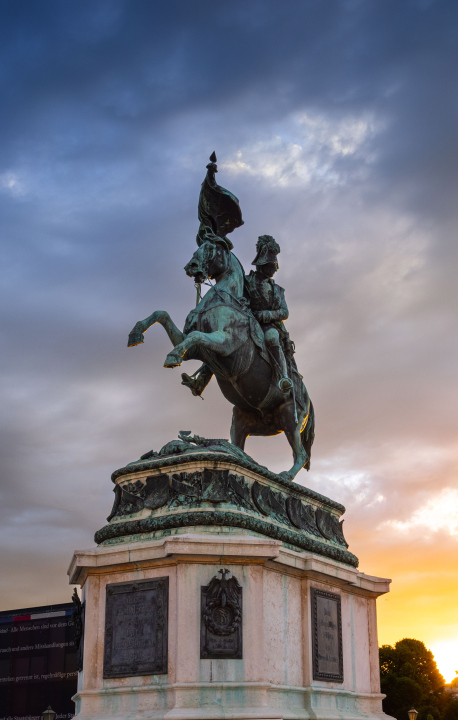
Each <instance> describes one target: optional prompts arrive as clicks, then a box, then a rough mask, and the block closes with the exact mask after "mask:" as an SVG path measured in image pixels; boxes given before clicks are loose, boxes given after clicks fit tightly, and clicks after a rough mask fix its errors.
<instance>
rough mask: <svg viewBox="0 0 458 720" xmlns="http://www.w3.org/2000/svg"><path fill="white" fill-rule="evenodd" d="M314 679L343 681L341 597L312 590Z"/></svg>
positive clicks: (315, 589)
mask: <svg viewBox="0 0 458 720" xmlns="http://www.w3.org/2000/svg"><path fill="white" fill-rule="evenodd" d="M311 594H312V655H313V679H314V680H327V681H328V682H343V661H342V620H341V610H340V595H335V594H334V593H330V592H325V591H324V590H318V588H311Z"/></svg>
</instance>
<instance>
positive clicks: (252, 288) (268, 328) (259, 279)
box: [181, 235, 293, 397]
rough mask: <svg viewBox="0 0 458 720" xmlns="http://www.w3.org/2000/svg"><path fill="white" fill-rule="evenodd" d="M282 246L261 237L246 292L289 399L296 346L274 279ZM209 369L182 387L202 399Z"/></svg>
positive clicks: (184, 378)
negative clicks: (291, 361)
mask: <svg viewBox="0 0 458 720" xmlns="http://www.w3.org/2000/svg"><path fill="white" fill-rule="evenodd" d="M279 252H280V246H279V245H278V243H277V242H276V241H275V240H274V238H273V237H272V236H271V235H261V236H260V237H259V238H258V242H257V243H256V257H255V259H254V260H253V262H252V265H255V266H256V270H255V271H253V270H252V271H251V272H250V274H249V275H248V276H247V277H246V291H247V294H248V296H249V300H250V309H251V311H252V313H253V315H254V316H255V317H256V319H257V320H258V322H259V324H260V325H261V328H262V330H263V332H264V339H265V343H266V346H267V349H268V352H269V354H270V356H271V358H272V360H273V366H274V370H275V373H276V375H277V378H278V386H279V388H280V390H281V391H282V393H283V395H284V396H285V397H288V396H289V395H290V392H291V389H292V387H293V383H292V381H291V379H290V378H289V377H288V368H287V364H286V359H285V351H286V354H287V355H288V358H289V359H291V355H292V343H291V341H290V339H289V334H288V332H287V330H286V328H285V326H284V324H283V320H287V318H288V307H287V305H286V301H285V291H284V289H283V288H282V287H280V286H279V285H277V284H276V283H275V282H274V281H273V280H272V277H273V275H274V274H275V273H276V271H277V270H278V261H277V255H278V254H279ZM212 375H213V373H212V371H211V370H210V368H209V367H208V365H202V366H201V367H200V368H199V370H198V371H197V373H195V377H193V376H190V375H188V374H187V373H183V374H182V376H181V377H182V385H185V386H186V387H189V389H190V390H191V392H192V394H193V395H196V396H200V395H202V392H203V391H204V389H205V388H206V386H207V385H208V383H209V382H210V380H211V378H212Z"/></svg>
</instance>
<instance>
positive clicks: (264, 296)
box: [246, 270, 289, 338]
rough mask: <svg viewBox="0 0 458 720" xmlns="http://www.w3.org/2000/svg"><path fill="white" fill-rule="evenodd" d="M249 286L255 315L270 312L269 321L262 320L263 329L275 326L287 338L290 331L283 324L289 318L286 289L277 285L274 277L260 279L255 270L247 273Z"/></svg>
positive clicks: (251, 304)
mask: <svg viewBox="0 0 458 720" xmlns="http://www.w3.org/2000/svg"><path fill="white" fill-rule="evenodd" d="M246 280H247V286H248V292H249V295H250V308H251V310H252V311H253V313H254V314H255V315H257V314H258V313H259V312H264V313H268V314H269V320H268V322H261V323H260V325H261V327H262V329H263V330H267V328H268V327H275V328H276V329H277V330H278V332H279V333H280V337H282V338H283V337H284V338H287V337H288V332H287V330H286V328H285V326H284V324H283V320H287V319H288V314H289V313H288V306H287V305H286V300H285V291H284V289H283V288H282V287H280V285H277V283H275V282H274V281H273V280H272V278H266V280H263V281H259V279H258V277H257V275H256V273H255V271H254V270H252V271H251V272H250V274H249V275H247V278H246Z"/></svg>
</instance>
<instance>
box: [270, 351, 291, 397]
mask: <svg viewBox="0 0 458 720" xmlns="http://www.w3.org/2000/svg"><path fill="white" fill-rule="evenodd" d="M269 350H270V352H271V353H272V355H273V356H274V358H275V361H276V363H277V366H278V367H279V368H280V372H281V377H280V380H279V381H278V387H279V388H280V390H281V392H282V393H283V396H284V397H285V398H287V397H289V395H290V393H291V390H292V389H293V383H292V381H291V380H290V378H289V377H288V368H287V367H286V360H285V356H284V353H283V350H282V349H281V347H280V346H279V345H271V346H270V348H269Z"/></svg>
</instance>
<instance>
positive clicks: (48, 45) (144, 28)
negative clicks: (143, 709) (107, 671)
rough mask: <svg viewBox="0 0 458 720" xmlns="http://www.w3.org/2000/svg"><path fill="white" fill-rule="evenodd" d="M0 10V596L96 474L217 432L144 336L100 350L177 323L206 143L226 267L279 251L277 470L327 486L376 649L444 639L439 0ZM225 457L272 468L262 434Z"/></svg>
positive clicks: (442, 39)
mask: <svg viewBox="0 0 458 720" xmlns="http://www.w3.org/2000/svg"><path fill="white" fill-rule="evenodd" d="M0 11H1V22H0V54H1V60H0V68H1V70H0V84H1V98H2V99H1V112H0V237H1V245H2V263H1V293H2V296H1V297H2V300H1V306H0V307H1V313H2V316H3V317H2V324H1V339H2V354H1V357H2V376H1V392H2V400H1V404H0V408H1V428H2V433H1V457H2V462H1V476H2V478H1V495H0V497H1V503H0V518H1V521H0V542H1V546H2V553H1V558H2V567H1V573H0V578H1V581H0V582H1V584H2V589H1V609H10V608H15V607H16V608H17V607H25V606H30V605H38V604H44V603H51V602H64V601H67V600H68V599H69V598H70V594H71V592H70V588H69V587H68V585H67V577H66V569H67V566H68V563H69V561H70V559H71V555H72V552H73V550H74V549H75V548H84V547H90V546H91V545H92V544H93V534H94V531H95V530H97V529H98V528H100V527H101V526H102V525H103V524H104V522H105V518H106V515H107V514H108V512H109V510H110V508H111V504H112V497H113V494H112V484H111V481H110V474H111V472H112V471H113V470H114V469H116V468H118V467H120V466H123V465H125V464H126V463H127V462H129V461H131V460H134V459H136V458H138V457H139V456H140V455H141V454H142V453H144V452H146V451H147V450H149V449H151V448H154V449H156V450H157V449H159V448H160V447H161V446H162V445H163V444H164V443H165V442H166V441H168V440H170V439H173V438H175V437H176V435H177V433H178V431H179V430H181V429H189V430H192V431H193V432H196V433H198V434H200V435H206V436H208V437H215V436H216V437H228V433H229V426H230V418H231V407H230V406H229V404H228V403H227V402H226V401H225V400H224V399H223V397H222V396H221V395H220V393H219V390H218V388H217V386H216V383H214V382H212V383H211V384H210V386H209V387H208V388H207V390H206V392H205V402H201V401H200V400H199V399H198V398H195V397H193V396H192V395H191V393H190V392H189V391H188V390H187V389H185V388H183V387H182V386H181V385H180V371H179V370H175V371H172V370H165V369H163V367H162V365H163V362H164V359H165V356H166V354H167V352H168V349H169V343H168V340H167V338H166V336H165V333H164V332H163V330H162V328H160V327H159V326H155V327H153V328H152V329H151V330H150V331H149V332H148V334H147V336H146V342H145V344H144V345H142V346H139V347H136V348H130V349H128V348H127V347H126V341H127V334H128V332H129V330H130V329H131V328H132V326H133V325H134V323H135V322H136V321H137V320H139V319H141V318H144V317H146V316H147V315H149V314H150V313H151V312H152V311H153V310H155V309H166V310H168V311H169V312H170V314H171V315H172V317H173V318H174V320H175V322H176V323H177V324H178V325H181V326H182V325H183V323H184V320H185V317H186V315H187V313H188V312H189V310H190V309H191V308H192V306H193V304H194V302H195V290H194V287H193V283H192V281H191V280H190V279H189V278H187V277H186V275H185V273H184V271H183V266H184V265H185V263H186V262H187V261H188V260H189V259H190V257H191V255H192V253H193V252H194V250H195V234H196V231H197V226H198V223H197V217H196V213H197V198H198V193H199V188H200V183H201V181H202V179H203V177H204V174H205V165H206V163H207V162H208V157H209V155H210V153H211V152H212V151H213V150H215V151H216V153H217V156H218V166H219V174H218V181H219V182H220V183H221V184H222V185H223V186H225V187H227V188H229V189H230V190H231V191H232V192H233V193H235V194H236V195H237V196H238V197H239V199H240V203H241V207H242V210H243V215H244V219H245V225H244V226H243V227H242V228H240V229H239V230H236V231H235V232H234V233H233V235H232V240H233V241H234V244H235V252H236V253H237V255H238V256H239V257H240V259H241V260H242V262H243V264H244V266H245V269H246V270H247V271H248V270H249V268H250V262H251V260H252V259H253V256H254V245H255V242H256V238H257V236H258V235H260V234H264V233H269V234H272V235H274V236H275V237H276V239H277V240H278V242H279V243H280V245H281V248H282V251H281V255H280V258H279V260H280V271H279V273H278V275H277V280H278V282H279V284H281V285H282V286H284V287H285V288H286V297H287V300H288V304H289V307H290V320H289V321H288V329H289V331H290V334H291V336H292V338H293V339H294V340H295V341H296V346H297V350H298V355H297V359H298V364H299V367H300V370H301V371H302V373H303V374H304V378H305V382H306V385H307V387H308V390H309V392H310V395H311V397H312V399H313V401H314V405H315V408H316V413H317V436H316V443H315V445H314V449H313V458H312V469H311V471H310V473H308V474H307V473H306V472H305V471H301V473H300V474H299V476H298V478H297V480H298V482H300V483H302V484H305V485H307V486H308V487H311V488H314V489H316V490H318V491H320V492H323V493H325V494H327V495H329V496H330V497H332V498H333V499H334V500H337V501H339V502H343V503H344V504H345V506H346V508H347V512H346V515H345V518H346V520H345V530H346V535H347V538H348V540H349V542H350V549H351V550H352V551H353V552H354V553H355V554H356V555H358V557H359V558H360V567H361V569H362V570H363V571H364V572H367V573H369V574H372V575H379V576H383V577H390V578H392V579H393V584H392V592H391V593H390V595H388V596H386V597H384V598H381V599H380V600H379V635H380V638H379V639H380V641H381V642H385V643H387V642H388V643H392V642H395V641H396V640H398V639H400V638H402V637H405V636H410V637H416V638H418V639H420V640H424V641H425V642H426V644H427V645H428V647H431V649H433V651H435V652H436V654H437V657H438V659H439V660H440V657H443V658H446V657H447V655H450V654H451V652H452V650H453V648H454V652H455V656H456V655H457V654H458V620H457V615H456V605H457V592H458V574H457V570H458V560H457V558H458V553H457V549H458V548H457V541H458V472H457V470H458V413H457V405H458V392H457V365H458V363H457V359H458V358H457V355H458V328H457V319H456V316H457V307H458V284H457V281H456V272H457V267H458V264H457V261H458V250H457V242H456V226H457V214H458V210H457V207H458V203H457V200H456V198H457V172H456V167H457V163H458V138H457V109H458V85H457V82H456V77H457V71H458V62H457V61H458V43H457V41H456V28H457V26H458V4H457V3H456V2H455V1H454V0H448V1H447V0H411V1H409V0H402V1H401V2H400V1H399V0H383V1H382V0H340V1H339V0H289V1H288V2H280V1H279V0H275V1H274V0H263V1H262V2H260V1H257V0H250V1H249V2H247V1H246V0H233V1H232V2H230V3H215V2H214V1H208V2H207V0H196V1H195V2H188V1H186V0H157V1H151V0H136V1H135V2H128V1H127V0H125V1H123V0H107V1H105V0H91V1H90V2H87V1H86V0H78V1H76V0H62V1H60V2H57V1H54V0H40V1H38V2H37V0H31V2H26V1H25V0H2V1H1V3H0ZM188 365H189V366H190V367H191V369H192V370H194V369H195V367H197V365H196V364H195V363H191V362H190V363H189V364H188ZM185 369H186V370H187V369H188V367H186V368H185ZM247 451H248V452H249V453H250V454H252V455H253V456H254V457H255V458H256V459H258V460H259V461H261V462H262V463H263V464H267V465H268V466H269V467H270V468H271V469H272V470H278V471H280V470H283V469H285V468H286V467H288V466H289V463H290V455H289V449H288V446H287V443H286V440H285V438H284V436H280V437H277V438H272V439H270V440H269V439H250V440H249V441H248V443H247ZM441 653H442V655H441ZM455 664H457V665H458V663H455ZM452 665H453V663H452ZM440 667H441V669H442V671H443V673H444V674H445V675H446V677H447V676H448V679H451V677H453V675H454V670H455V669H458V668H455V667H454V666H453V667H452V666H450V667H449V666H447V667H446V661H445V659H444V660H442V665H441V664H440Z"/></svg>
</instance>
